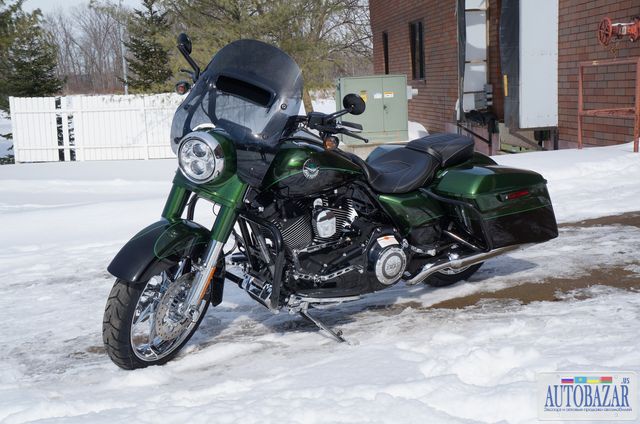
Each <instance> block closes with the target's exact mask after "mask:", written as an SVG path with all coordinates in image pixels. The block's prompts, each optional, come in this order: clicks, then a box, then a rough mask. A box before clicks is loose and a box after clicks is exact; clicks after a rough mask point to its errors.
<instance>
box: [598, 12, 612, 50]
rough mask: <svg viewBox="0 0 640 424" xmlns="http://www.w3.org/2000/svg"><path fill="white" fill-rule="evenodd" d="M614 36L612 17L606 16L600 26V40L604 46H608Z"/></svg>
mask: <svg viewBox="0 0 640 424" xmlns="http://www.w3.org/2000/svg"><path fill="white" fill-rule="evenodd" d="M611 37H613V25H612V24H611V19H610V18H604V19H603V20H602V21H600V25H599V26H598V41H599V42H600V44H602V45H603V46H608V45H609V43H610V42H611Z"/></svg>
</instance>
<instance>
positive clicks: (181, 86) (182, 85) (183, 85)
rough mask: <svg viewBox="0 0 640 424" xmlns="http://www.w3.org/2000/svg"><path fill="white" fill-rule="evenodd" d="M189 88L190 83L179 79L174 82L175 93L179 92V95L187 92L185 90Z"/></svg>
mask: <svg viewBox="0 0 640 424" xmlns="http://www.w3.org/2000/svg"><path fill="white" fill-rule="evenodd" d="M190 89H191V84H189V83H188V82H186V81H179V82H178V83H177V84H176V93H178V94H180V95H181V96H182V95H183V94H187V92H188V91H189V90H190Z"/></svg>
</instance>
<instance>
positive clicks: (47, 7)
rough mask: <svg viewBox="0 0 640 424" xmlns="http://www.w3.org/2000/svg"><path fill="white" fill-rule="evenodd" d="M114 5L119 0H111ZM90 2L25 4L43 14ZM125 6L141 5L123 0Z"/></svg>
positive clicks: (54, 0) (63, 0) (34, 1)
mask: <svg viewBox="0 0 640 424" xmlns="http://www.w3.org/2000/svg"><path fill="white" fill-rule="evenodd" d="M111 1H112V2H113V3H117V2H118V0H111ZM88 3H89V0H26V1H25V3H24V9H25V10H28V11H31V10H33V9H38V8H39V9H40V10H42V12H43V13H48V12H53V11H54V10H57V9H69V8H71V7H75V6H77V5H80V4H88ZM122 3H123V4H126V5H127V6H131V7H137V6H139V5H140V4H141V1H140V0H122Z"/></svg>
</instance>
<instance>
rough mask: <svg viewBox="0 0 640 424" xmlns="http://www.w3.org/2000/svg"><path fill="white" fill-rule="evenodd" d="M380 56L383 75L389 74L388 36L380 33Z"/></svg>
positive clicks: (385, 33)
mask: <svg viewBox="0 0 640 424" xmlns="http://www.w3.org/2000/svg"><path fill="white" fill-rule="evenodd" d="M382 55H383V57H384V73H385V74H387V75H388V74H389V34H388V33H387V32H386V31H385V32H383V33H382Z"/></svg>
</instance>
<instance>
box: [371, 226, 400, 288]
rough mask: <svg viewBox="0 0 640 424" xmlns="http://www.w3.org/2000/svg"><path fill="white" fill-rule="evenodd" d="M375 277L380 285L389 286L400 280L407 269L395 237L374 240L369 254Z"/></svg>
mask: <svg viewBox="0 0 640 424" xmlns="http://www.w3.org/2000/svg"><path fill="white" fill-rule="evenodd" d="M369 259H370V261H371V263H372V264H373V268H374V270H375V275H376V278H377V279H378V281H379V282H380V283H381V284H384V285H386V286H389V285H391V284H394V283H396V282H398V280H400V278H401V277H402V274H403V273H404V271H405V269H406V268H407V255H406V253H405V252H404V250H403V248H402V245H401V244H400V242H399V241H398V240H397V239H396V238H395V236H391V235H389V236H383V237H379V238H378V239H377V240H376V243H375V244H374V245H373V248H372V249H371V252H370V254H369Z"/></svg>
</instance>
